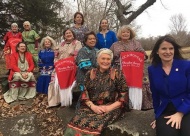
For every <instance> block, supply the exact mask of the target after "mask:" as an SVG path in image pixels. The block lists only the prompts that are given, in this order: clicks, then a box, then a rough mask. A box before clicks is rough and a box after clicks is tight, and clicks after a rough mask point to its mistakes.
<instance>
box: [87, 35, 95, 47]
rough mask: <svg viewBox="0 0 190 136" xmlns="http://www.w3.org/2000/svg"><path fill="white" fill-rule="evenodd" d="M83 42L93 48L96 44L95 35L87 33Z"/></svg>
mask: <svg viewBox="0 0 190 136" xmlns="http://www.w3.org/2000/svg"><path fill="white" fill-rule="evenodd" d="M85 44H86V45H87V46H89V47H91V48H93V47H94V46H95V45H96V37H95V36H94V35H93V34H91V35H88V38H87V41H86V42H85Z"/></svg>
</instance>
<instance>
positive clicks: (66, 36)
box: [63, 30, 74, 42]
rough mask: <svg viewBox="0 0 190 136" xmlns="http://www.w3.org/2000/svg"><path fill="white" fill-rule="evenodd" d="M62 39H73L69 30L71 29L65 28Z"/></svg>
mask: <svg viewBox="0 0 190 136" xmlns="http://www.w3.org/2000/svg"><path fill="white" fill-rule="evenodd" d="M63 37H64V39H65V41H69V42H70V41H72V40H73V39H74V35H73V33H72V32H71V30H67V31H66V32H65V34H64V36H63Z"/></svg>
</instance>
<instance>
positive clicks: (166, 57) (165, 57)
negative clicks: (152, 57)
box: [157, 41, 174, 62]
mask: <svg viewBox="0 0 190 136" xmlns="http://www.w3.org/2000/svg"><path fill="white" fill-rule="evenodd" d="M157 54H158V55H159V57H160V59H161V61H162V62H170V61H173V57H174V46H173V45H172V44H171V43H169V42H166V41H164V42H162V43H161V44H160V47H159V49H158V52H157Z"/></svg>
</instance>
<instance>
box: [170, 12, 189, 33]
mask: <svg viewBox="0 0 190 136" xmlns="http://www.w3.org/2000/svg"><path fill="white" fill-rule="evenodd" d="M170 21H171V24H170V26H169V28H170V30H171V32H172V33H174V34H177V33H180V32H183V31H186V30H187V22H186V19H185V17H184V16H183V15H182V14H181V13H180V14H176V15H173V16H171V18H170Z"/></svg>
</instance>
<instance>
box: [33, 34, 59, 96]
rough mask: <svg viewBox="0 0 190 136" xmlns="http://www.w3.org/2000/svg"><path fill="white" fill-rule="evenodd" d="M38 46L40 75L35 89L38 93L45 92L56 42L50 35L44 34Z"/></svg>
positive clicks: (49, 78)
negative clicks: (39, 48)
mask: <svg viewBox="0 0 190 136" xmlns="http://www.w3.org/2000/svg"><path fill="white" fill-rule="evenodd" d="M40 47H41V50H40V52H39V54H38V58H39V59H38V67H39V71H40V76H39V77H38V81H37V85H36V90H37V92H39V93H43V94H47V93H48V86H49V82H50V80H51V73H52V72H53V69H54V56H55V54H54V48H55V47H56V43H55V41H54V40H53V39H52V38H51V37H49V36H46V37H44V38H43V39H42V41H41V43H40Z"/></svg>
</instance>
